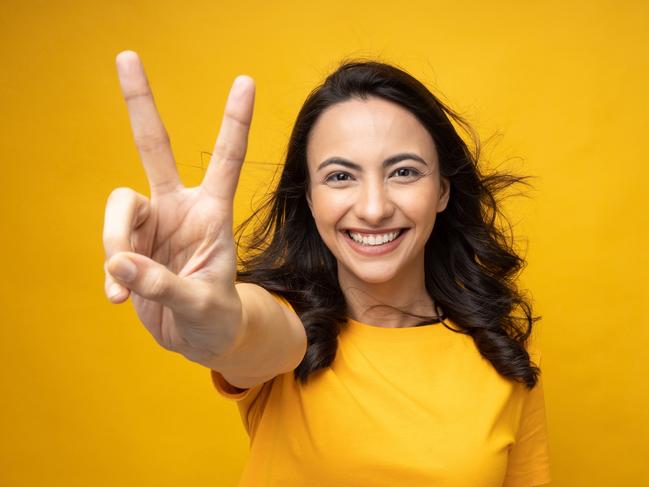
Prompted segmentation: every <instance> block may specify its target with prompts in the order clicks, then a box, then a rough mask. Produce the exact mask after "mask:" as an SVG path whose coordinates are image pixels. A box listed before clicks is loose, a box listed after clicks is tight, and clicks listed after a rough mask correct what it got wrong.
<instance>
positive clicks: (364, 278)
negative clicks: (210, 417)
mask: <svg viewBox="0 0 649 487" xmlns="http://www.w3.org/2000/svg"><path fill="white" fill-rule="evenodd" d="M117 65H118V73H119V76H120V83H121V87H122V91H123V93H124V97H125V99H126V102H127V106H128V109H129V114H130V116H131V124H132V127H133V133H134V137H135V141H136V145H137V147H138V149H139V150H140V154H141V157H142V162H143V164H144V166H145V169H146V171H147V177H148V178H149V183H150V185H151V200H150V201H149V200H148V199H147V198H146V197H144V196H143V195H140V194H137V193H135V192H134V191H132V190H130V189H127V188H118V189H117V190H115V191H114V192H113V193H111V196H110V197H109V200H108V203H107V208H106V223H105V227H104V245H105V248H106V255H107V261H106V265H105V269H106V294H107V296H108V297H109V299H111V301H112V302H114V303H121V302H124V301H125V300H126V299H127V298H128V296H129V294H131V293H132V294H131V295H132V298H133V304H134V305H135V307H136V310H137V312H138V317H139V318H140V320H141V321H142V322H143V323H144V325H145V326H146V327H147V329H148V330H149V331H150V332H151V334H152V335H153V336H154V337H155V339H156V341H158V343H159V344H160V345H161V346H163V347H164V348H166V349H168V350H171V351H174V352H178V353H181V354H182V355H183V356H185V357H187V358H188V359H190V360H193V361H195V362H197V363H200V364H202V365H205V366H206V367H208V369H209V371H210V376H211V380H212V381H213V384H214V386H215V388H216V390H217V391H218V392H219V393H220V394H221V395H223V396H224V397H226V398H229V399H232V400H235V401H236V402H237V405H238V407H239V411H240V413H241V417H242V420H243V425H244V427H245V428H246V431H247V432H248V434H249V435H250V437H251V451H250V457H249V460H248V463H247V465H246V468H245V470H244V472H243V476H242V478H241V482H240V486H259V485H277V486H280V485H281V486H283V487H287V486H303V485H323V486H334V485H335V486H358V485H372V486H378V487H381V486H386V487H387V486H395V485H434V486H439V487H443V486H448V487H450V486H453V487H458V486H467V487H469V486H470V487H475V486H480V487H496V486H502V485H504V486H507V487H530V486H532V485H541V484H545V483H547V482H549V480H550V468H549V455H548V439H547V430H546V423H545V409H544V407H545V405H544V396H543V386H542V377H541V376H540V375H539V374H540V369H539V365H540V352H539V350H538V349H537V348H536V346H535V345H534V343H533V341H532V327H533V324H534V322H535V321H536V320H537V318H535V317H533V316H532V311H531V307H530V305H529V303H528V302H527V301H526V300H525V299H524V298H523V296H522V294H521V293H519V291H518V288H517V285H516V280H515V279H516V276H517V273H518V271H519V270H520V269H521V267H522V265H523V263H524V261H523V260H522V259H521V258H520V257H519V256H518V255H516V253H515V252H514V250H513V248H512V245H511V241H510V240H508V239H507V238H505V235H506V234H505V233H503V231H502V230H501V229H500V228H499V227H497V225H496V219H495V216H496V215H497V214H498V213H499V212H500V208H499V207H498V205H497V199H496V195H497V191H498V190H502V189H503V188H505V187H507V186H508V185H510V184H513V183H515V182H524V179H525V178H523V177H517V176H514V175H511V174H503V173H494V174H489V175H483V174H482V173H481V171H480V169H479V157H478V154H477V153H472V152H471V151H470V150H469V149H468V147H467V145H466V144H465V142H464V141H463V140H462V138H461V137H460V135H459V134H458V133H457V132H456V129H455V127H454V125H453V123H452V120H453V121H455V122H456V123H457V124H459V125H460V126H464V127H467V126H466V124H465V122H464V121H463V120H462V119H461V118H460V117H459V116H457V115H456V114H454V113H453V112H452V111H451V110H450V109H449V108H448V107H446V106H444V105H443V104H442V103H441V102H440V101H439V100H438V99H437V98H436V97H435V96H433V94H432V93H430V91H429V90H428V89H427V88H426V87H425V86H424V85H423V84H421V83H420V82H419V81H417V80H416V79H415V78H413V77H412V76H410V75H409V74H407V73H406V72H405V71H403V70H401V69H398V68H396V67H394V66H391V65H388V64H384V63H378V62H373V61H358V62H347V63H343V64H342V65H341V66H340V67H339V68H338V69H337V70H336V71H335V72H334V73H332V74H331V75H330V76H329V77H327V79H326V80H325V82H324V83H323V84H322V85H321V86H319V87H317V88H316V89H315V90H314V91H313V92H312V93H311V94H310V95H309V96H308V98H307V100H306V102H305V104H304V106H303V107H302V109H301V110H300V112H299V114H298V116H297V120H296V122H295V127H294V129H293V132H292V134H291V138H290V141H289V146H288V151H287V157H286V163H285V165H284V169H283V171H282V175H281V178H280V181H279V184H278V186H277V188H276V189H275V190H274V191H273V193H272V194H271V195H270V196H269V199H268V200H267V202H266V203H265V204H264V205H262V206H261V207H260V208H259V209H258V210H257V211H256V212H255V213H254V214H253V215H252V216H251V217H250V218H249V219H248V220H247V221H246V222H244V223H243V225H242V226H241V227H240V228H239V229H238V232H239V238H237V242H239V241H241V235H242V233H243V232H245V231H246V229H247V228H248V226H249V225H251V224H252V223H253V222H257V221H260V222H261V223H260V224H258V225H256V226H254V227H253V232H252V233H251V234H250V239H249V240H247V241H245V240H244V243H245V244H246V245H245V246H243V248H242V250H243V255H242V256H241V260H240V262H239V264H240V268H238V269H237V266H236V264H237V262H236V250H237V249H236V246H235V243H234V241H235V235H233V233H232V200H233V197H234V193H235V189H236V185H237V181H238V177H239V173H240V170H241V165H242V163H243V160H244V157H245V151H246V146H247V135H248V129H249V126H250V121H251V118H252V107H253V101H254V84H253V82H252V80H251V79H250V78H249V77H246V76H240V77H238V78H237V79H236V82H235V83H234V84H233V87H232V89H231V91H230V95H229V96H228V101H227V103H226V109H225V114H224V117H223V123H222V125H221V129H220V132H219V136H218V138H217V141H216V145H215V149H214V153H213V156H212V160H211V161H210V165H209V167H208V170H207V173H206V176H205V180H204V181H203V182H202V183H201V185H200V186H199V187H197V188H185V187H184V186H183V185H182V183H181V182H180V180H179V178H178V174H177V171H176V169H175V163H174V160H173V155H172V153H171V147H170V144H169V137H168V136H167V134H166V131H165V129H164V127H163V125H162V122H161V120H160V118H159V115H158V113H157V110H156V108H155V104H154V102H153V97H152V95H151V92H150V88H149V86H148V82H147V80H146V77H145V75H144V70H143V68H142V66H141V63H140V62H139V58H138V57H137V55H135V53H133V52H130V51H125V52H124V53H121V54H120V55H118V59H117Z"/></svg>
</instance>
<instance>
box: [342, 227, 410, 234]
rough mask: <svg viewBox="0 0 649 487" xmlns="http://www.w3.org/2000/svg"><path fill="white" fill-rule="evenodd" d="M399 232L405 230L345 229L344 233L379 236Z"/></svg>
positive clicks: (400, 228) (399, 228) (401, 228)
mask: <svg viewBox="0 0 649 487" xmlns="http://www.w3.org/2000/svg"><path fill="white" fill-rule="evenodd" d="M399 230H406V229H405V228H403V227H398V228H382V229H380V230H368V229H365V228H345V229H344V230H343V231H345V232H354V233H366V234H368V235H381V234H384V233H392V232H398V231H399Z"/></svg>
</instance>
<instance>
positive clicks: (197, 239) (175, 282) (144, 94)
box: [103, 51, 255, 362]
mask: <svg viewBox="0 0 649 487" xmlns="http://www.w3.org/2000/svg"><path fill="white" fill-rule="evenodd" d="M116 64H117V72H118V76H119V82H120V85H121V89H122V92H123V94H124V98H125V100H126V104H127V107H128V112H129V117H130V120H131V127H132V130H133V136H134V138H135V144H136V146H137V149H138V151H139V153H140V158H141V159H142V163H143V165H144V169H145V171H146V174H147V178H148V180H149V185H150V190H151V198H150V199H147V198H146V197H145V196H143V195H141V194H139V193H136V192H135V191H133V190H132V189H129V188H117V189H115V190H113V192H112V193H111V194H110V196H109V198H108V202H107V204H106V214H105V220H104V232H103V242H104V248H105V251H106V262H105V265H104V270H105V271H106V281H105V291H106V295H107V296H108V298H109V300H110V301H111V302H113V303H122V302H124V301H125V300H126V299H128V296H129V294H130V295H131V298H132V301H133V305H134V306H135V310H136V311H137V314H138V317H139V318H140V320H141V321H142V323H144V326H145V327H146V328H147V330H149V332H150V333H151V334H152V335H153V337H154V338H155V339H156V341H157V342H158V343H159V344H160V345H161V346H162V347H164V348H165V349H167V350H172V351H175V352H179V353H182V354H183V355H185V356H186V357H187V358H189V359H190V360H195V361H197V362H198V361H201V360H206V359H207V358H209V357H211V356H214V355H219V354H223V353H224V352H226V351H227V350H229V349H230V348H231V347H232V346H233V345H234V344H235V343H236V342H237V340H238V339H239V338H240V337H241V336H242V334H243V331H244V330H241V329H240V328H241V324H242V323H243V320H242V312H243V310H242V307H241V300H240V299H239V296H238V294H237V292H236V289H235V286H234V284H235V278H236V249H235V245H234V239H233V234H232V225H233V218H232V212H233V199H234V194H235V190H236V187H237V182H238V180H239V174H240V171H241V166H242V163H243V160H244V157H245V154H246V148H247V141H248V132H249V129H250V122H251V119H252V111H253V104H254V92H255V87H254V82H253V80H252V79H251V78H250V77H247V76H238V77H237V78H236V79H235V81H234V84H233V86H232V88H231V90H230V94H229V96H228V100H227V103H226V106H225V113H224V115H223V121H222V123H221V129H220V131H219V135H218V138H217V140H216V144H215V147H214V151H213V154H212V158H211V160H210V163H209V167H208V169H207V172H206V174H205V178H204V179H203V181H202V183H201V184H200V186H197V187H195V188H185V187H184V186H183V184H182V183H181V181H180V179H179V176H178V172H177V170H176V164H175V161H174V156H173V153H172V150H171V145H170V142H169V137H168V135H167V131H166V130H165V127H164V125H163V124H162V120H161V119H160V116H159V114H158V111H157V109H156V106H155V102H154V100H153V95H152V93H151V89H150V87H149V84H148V81H147V78H146V74H145V72H144V68H143V66H142V63H141V62H140V59H139V57H138V55H137V54H136V53H135V52H133V51H123V52H121V53H119V54H118V55H117V57H116Z"/></svg>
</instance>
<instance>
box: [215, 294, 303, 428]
mask: <svg viewBox="0 0 649 487" xmlns="http://www.w3.org/2000/svg"><path fill="white" fill-rule="evenodd" d="M271 295H272V296H273V297H274V298H275V299H276V300H277V301H278V302H280V303H282V304H283V305H285V306H288V307H289V308H290V309H293V307H292V306H291V305H290V303H289V302H288V301H286V300H285V299H284V298H283V297H281V296H279V295H277V294H274V293H271ZM209 370H210V377H211V379H212V385H213V386H214V388H215V389H216V391H217V392H218V393H219V395H221V396H222V397H224V398H226V399H230V400H233V401H236V403H237V406H238V408H239V413H240V415H241V420H242V422H243V425H244V427H245V429H246V432H247V433H248V435H249V436H250V437H251V438H252V437H253V436H254V433H255V430H256V429H257V425H258V424H259V420H260V419H261V415H262V413H263V411H264V408H265V406H266V403H267V402H268V397H269V396H270V391H271V388H272V386H273V383H274V382H275V380H276V379H277V377H274V378H272V379H269V380H268V381H266V382H263V383H261V384H257V385H256V386H253V387H249V388H245V389H242V388H239V387H236V386H234V385H232V384H230V383H229V382H228V381H227V380H226V379H225V377H223V375H222V374H221V373H220V372H218V371H216V370H213V369H209Z"/></svg>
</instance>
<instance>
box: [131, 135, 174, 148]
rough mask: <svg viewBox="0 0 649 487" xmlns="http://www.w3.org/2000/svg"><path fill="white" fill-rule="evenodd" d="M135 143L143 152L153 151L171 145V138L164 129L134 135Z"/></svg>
mask: <svg viewBox="0 0 649 487" xmlns="http://www.w3.org/2000/svg"><path fill="white" fill-rule="evenodd" d="M135 144H136V145H137V147H138V148H139V149H140V150H142V151H144V152H154V151H156V150H158V149H160V148H161V147H166V146H169V145H171V139H170V137H169V134H168V133H167V131H166V130H161V131H159V132H149V133H142V134H138V135H136V136H135Z"/></svg>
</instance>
